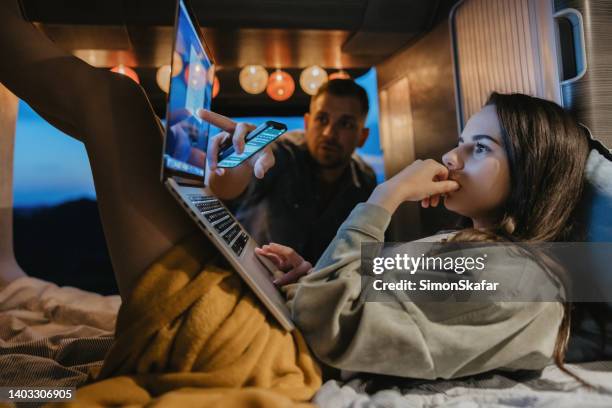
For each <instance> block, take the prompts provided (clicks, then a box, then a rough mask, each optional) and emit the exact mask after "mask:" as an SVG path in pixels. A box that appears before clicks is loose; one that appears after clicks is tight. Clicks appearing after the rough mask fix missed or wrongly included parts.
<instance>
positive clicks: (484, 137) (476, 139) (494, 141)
mask: <svg viewBox="0 0 612 408" xmlns="http://www.w3.org/2000/svg"><path fill="white" fill-rule="evenodd" d="M482 139H488V140H490V141H492V142H493V143H495V144H496V145H500V143H499V142H498V141H497V140H495V139H494V138H492V137H491V136H489V135H474V136H472V140H473V141H474V142H477V141H479V140H482ZM464 141H465V140H463V137H461V136H459V143H461V142H464Z"/></svg>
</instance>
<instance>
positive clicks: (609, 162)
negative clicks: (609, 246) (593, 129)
mask: <svg viewBox="0 0 612 408" xmlns="http://www.w3.org/2000/svg"><path fill="white" fill-rule="evenodd" d="M589 142H590V144H591V147H592V150H591V153H590V154H589V157H588V159H587V164H586V169H585V178H586V181H587V184H586V186H585V194H584V196H583V199H582V203H581V204H580V205H581V206H582V211H581V213H582V215H583V217H581V218H583V219H582V222H584V225H585V229H586V231H585V232H586V241H590V242H612V154H611V153H610V151H609V150H608V149H606V148H605V147H604V146H603V145H602V144H601V143H600V142H598V141H597V140H593V139H591V140H590V141H589Z"/></svg>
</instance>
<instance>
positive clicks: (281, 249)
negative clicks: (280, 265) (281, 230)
mask: <svg viewBox="0 0 612 408" xmlns="http://www.w3.org/2000/svg"><path fill="white" fill-rule="evenodd" d="M269 247H270V250H272V251H274V252H275V253H277V254H279V255H280V256H282V257H283V258H285V259H286V260H287V262H288V263H289V264H290V265H291V266H293V267H294V268H295V267H298V266H299V265H300V264H301V263H302V262H306V261H304V258H302V257H301V256H300V255H299V254H298V253H297V252H295V250H294V249H293V248H289V247H288V246H285V245H280V244H276V243H274V242H271V243H270V244H269Z"/></svg>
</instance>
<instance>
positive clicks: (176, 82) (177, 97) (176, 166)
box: [163, 0, 214, 182]
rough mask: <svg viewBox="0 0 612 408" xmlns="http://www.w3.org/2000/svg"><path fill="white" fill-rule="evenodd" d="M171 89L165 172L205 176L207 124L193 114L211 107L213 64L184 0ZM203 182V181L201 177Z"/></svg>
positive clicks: (179, 5)
mask: <svg viewBox="0 0 612 408" xmlns="http://www.w3.org/2000/svg"><path fill="white" fill-rule="evenodd" d="M175 25H176V27H175V35H176V37H175V39H174V41H175V43H174V53H173V55H172V65H171V67H172V68H171V77H170V91H169V95H168V106H167V113H166V140H165V148H164V158H163V166H164V172H165V171H166V170H170V171H173V172H178V173H182V174H184V175H191V176H197V177H204V169H205V168H206V161H205V152H206V147H207V146H208V136H209V124H208V123H207V122H205V121H203V120H201V119H200V118H198V117H197V116H196V112H197V111H198V109H201V108H204V109H210V103H211V99H212V84H213V80H214V66H213V64H212V62H211V58H210V57H209V56H208V55H207V53H206V48H205V47H204V46H203V45H202V42H201V41H200V37H199V35H198V31H197V30H198V28H197V27H196V23H195V21H194V20H193V19H192V18H191V16H190V13H189V10H188V9H187V7H186V5H185V2H184V0H179V4H178V14H177V19H176V22H175ZM202 182H203V180H202Z"/></svg>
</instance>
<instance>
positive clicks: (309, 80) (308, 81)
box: [300, 65, 327, 95]
mask: <svg viewBox="0 0 612 408" xmlns="http://www.w3.org/2000/svg"><path fill="white" fill-rule="evenodd" d="M325 82H327V72H325V70H324V69H323V68H321V67H320V66H318V65H313V66H311V67H308V68H306V69H305V70H303V71H302V73H301V74H300V86H301V87H302V89H303V90H304V92H306V93H307V94H308V95H314V94H316V93H317V90H318V89H319V88H320V87H321V85H323V84H324V83H325Z"/></svg>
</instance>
